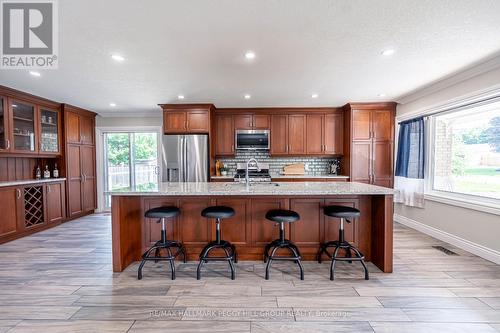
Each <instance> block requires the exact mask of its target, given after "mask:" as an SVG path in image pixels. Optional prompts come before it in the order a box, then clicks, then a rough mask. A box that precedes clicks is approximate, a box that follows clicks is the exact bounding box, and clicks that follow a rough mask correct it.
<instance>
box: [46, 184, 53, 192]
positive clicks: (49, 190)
mask: <svg viewBox="0 0 500 333" xmlns="http://www.w3.org/2000/svg"><path fill="white" fill-rule="evenodd" d="M47 191H48V192H49V193H50V192H52V189H51V188H50V185H47Z"/></svg>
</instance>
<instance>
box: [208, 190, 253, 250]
mask: <svg viewBox="0 0 500 333" xmlns="http://www.w3.org/2000/svg"><path fill="white" fill-rule="evenodd" d="M217 205H218V206H228V207H231V208H233V209H234V212H235V215H234V216H233V217H231V218H228V219H224V220H223V221H222V222H221V237H222V239H224V240H227V241H229V242H231V243H233V244H234V245H250V242H251V225H250V220H251V218H250V200H248V199H217ZM212 239H215V233H214V234H213V235H212Z"/></svg>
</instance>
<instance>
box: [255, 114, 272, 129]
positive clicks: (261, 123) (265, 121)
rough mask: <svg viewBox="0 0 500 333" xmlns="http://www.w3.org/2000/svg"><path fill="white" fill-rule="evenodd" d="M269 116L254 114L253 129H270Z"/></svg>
mask: <svg viewBox="0 0 500 333" xmlns="http://www.w3.org/2000/svg"><path fill="white" fill-rule="evenodd" d="M270 123H271V121H270V116H269V115H267V114H256V115H254V116H253V128H255V129H269V128H270V127H271V124H270Z"/></svg>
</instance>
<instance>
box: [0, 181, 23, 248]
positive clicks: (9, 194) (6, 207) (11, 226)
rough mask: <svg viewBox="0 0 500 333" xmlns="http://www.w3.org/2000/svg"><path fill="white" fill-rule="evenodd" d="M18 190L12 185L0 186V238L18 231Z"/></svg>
mask: <svg viewBox="0 0 500 333" xmlns="http://www.w3.org/2000/svg"><path fill="white" fill-rule="evenodd" d="M19 191H20V190H19V189H18V188H14V187H2V188H0V211H1V212H2V219H1V220H0V239H2V237H6V236H9V235H10V234H14V233H16V232H17V231H18V228H19V221H18V217H19V216H18V215H19V214H18V213H19V212H18V209H17V208H18V206H19V205H18V201H19V200H20V192H19Z"/></svg>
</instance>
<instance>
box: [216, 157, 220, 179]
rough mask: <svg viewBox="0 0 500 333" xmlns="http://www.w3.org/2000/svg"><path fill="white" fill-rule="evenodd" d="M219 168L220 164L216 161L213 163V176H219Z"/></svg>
mask: <svg viewBox="0 0 500 333" xmlns="http://www.w3.org/2000/svg"><path fill="white" fill-rule="evenodd" d="M220 167H221V162H220V161H219V160H217V161H216V162H215V175H216V176H220Z"/></svg>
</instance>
